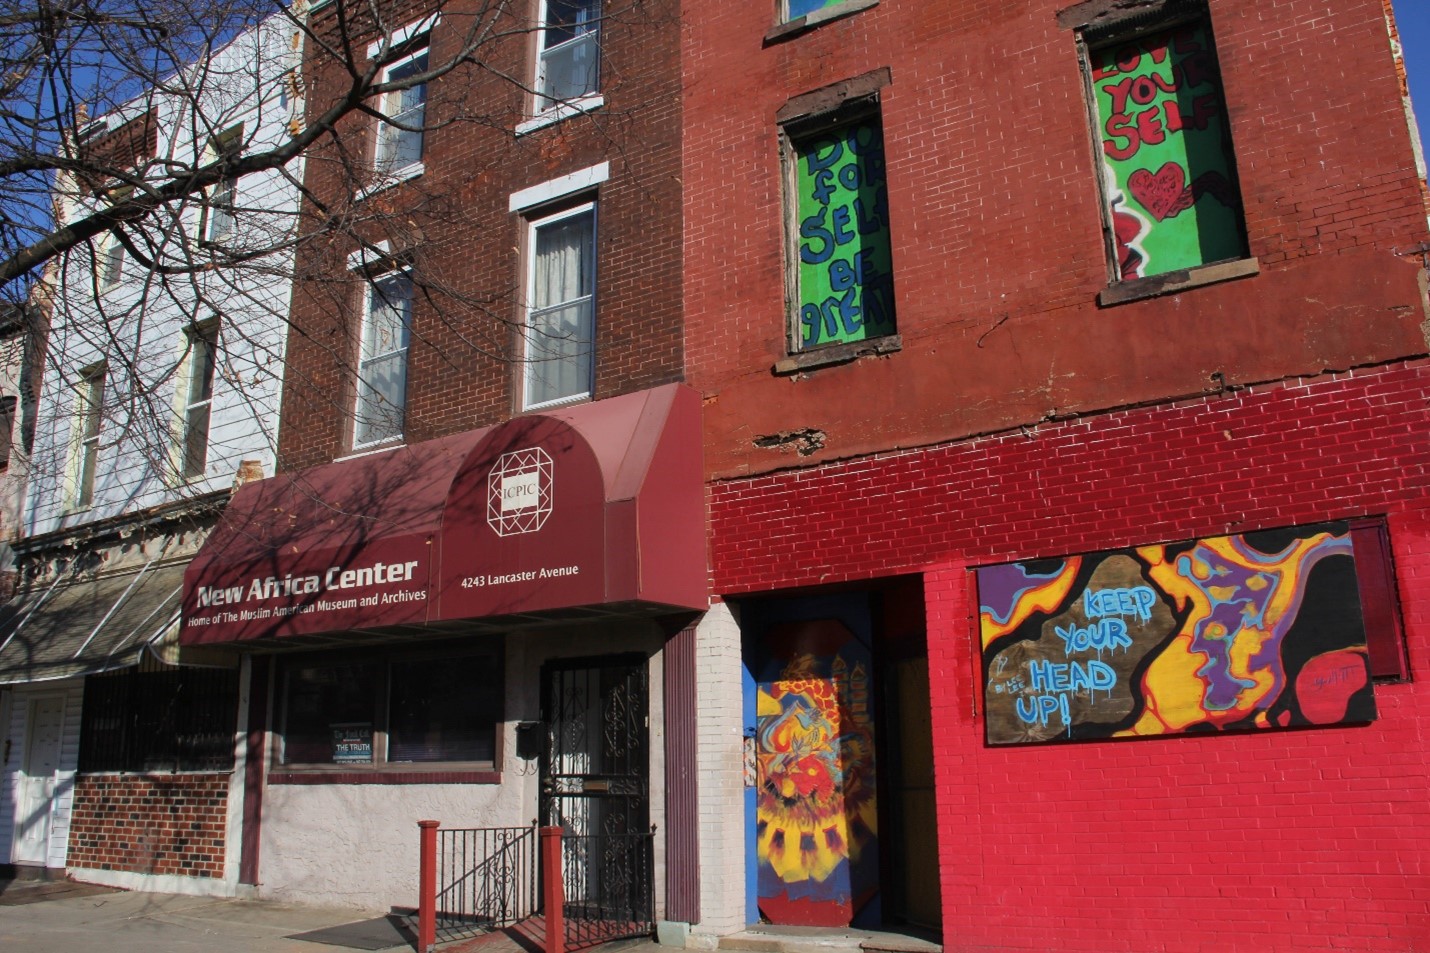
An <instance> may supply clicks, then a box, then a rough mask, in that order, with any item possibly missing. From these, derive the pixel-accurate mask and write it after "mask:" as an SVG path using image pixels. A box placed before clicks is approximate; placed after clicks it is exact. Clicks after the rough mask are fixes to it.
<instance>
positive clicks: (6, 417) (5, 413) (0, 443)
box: [0, 394, 19, 472]
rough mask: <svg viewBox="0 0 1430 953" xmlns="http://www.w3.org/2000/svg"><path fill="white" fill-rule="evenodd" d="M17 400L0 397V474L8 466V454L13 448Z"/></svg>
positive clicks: (9, 395) (10, 397)
mask: <svg viewBox="0 0 1430 953" xmlns="http://www.w3.org/2000/svg"><path fill="white" fill-rule="evenodd" d="M18 411H19V399H18V398H16V397H15V396H14V395H12V394H7V395H6V396H4V397H0V472H3V471H4V470H6V469H8V468H9V466H10V454H11V452H12V451H13V450H14V447H15V423H16V420H15V418H16V417H17V416H18Z"/></svg>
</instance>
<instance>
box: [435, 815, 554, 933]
mask: <svg viewBox="0 0 1430 953" xmlns="http://www.w3.org/2000/svg"><path fill="white" fill-rule="evenodd" d="M436 889H437V904H436V908H437V909H436V921H437V922H436V926H437V939H439V940H444V941H445V940H455V939H459V938H461V937H465V936H474V935H476V934H478V933H486V932H489V931H491V930H497V929H501V928H502V927H507V926H511V925H512V924H514V923H517V922H519V921H521V920H525V919H526V918H527V917H529V916H531V915H532V914H534V913H535V912H536V910H537V892H536V891H537V857H536V827H535V825H532V826H531V827H481V828H466V829H461V828H452V829H448V830H439V831H437V883H436Z"/></svg>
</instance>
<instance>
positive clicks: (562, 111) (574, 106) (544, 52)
mask: <svg viewBox="0 0 1430 953" xmlns="http://www.w3.org/2000/svg"><path fill="white" fill-rule="evenodd" d="M589 2H591V3H592V4H593V5H594V7H595V10H594V13H595V18H594V19H593V20H590V21H588V23H589V26H587V28H586V29H585V30H584V31H583V32H581V33H578V34H577V35H576V36H574V37H572V38H571V39H569V40H563V41H562V42H560V43H558V44H556V45H555V46H552V47H549V48H548V47H547V45H546V39H547V30H548V29H549V28H550V25H551V4H550V2H549V0H540V10H539V14H540V16H539V18H538V23H539V26H538V27H537V31H536V33H537V37H536V81H535V85H534V86H533V87H532V88H533V89H534V90H535V91H536V109H535V117H534V118H533V119H532V120H531V121H530V122H528V123H523V124H522V127H518V129H517V132H518V133H521V132H528V131H530V130H531V129H533V128H539V127H541V126H544V125H547V124H548V123H552V122H557V121H559V120H561V119H565V118H566V117H567V116H573V115H576V114H578V113H583V112H587V111H589V110H592V109H595V108H596V107H598V106H600V105H602V104H603V103H604V101H605V100H604V98H603V97H602V95H601V22H602V20H603V19H604V16H605V11H604V10H603V9H602V0H589ZM587 43H589V44H590V45H592V46H594V47H595V51H594V53H593V54H592V55H593V56H594V58H595V64H594V70H595V75H594V76H593V77H592V78H591V84H590V89H587V90H585V91H584V92H582V93H581V94H579V95H577V96H569V97H558V96H553V95H551V94H550V92H548V82H547V63H548V61H549V60H551V59H554V58H555V56H554V55H553V54H557V53H558V52H561V51H570V50H574V49H576V48H577V47H578V46H579V45H581V44H587Z"/></svg>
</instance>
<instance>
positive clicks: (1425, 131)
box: [1394, 0, 1430, 141]
mask: <svg viewBox="0 0 1430 953" xmlns="http://www.w3.org/2000/svg"><path fill="white" fill-rule="evenodd" d="M1394 3H1395V22H1396V24H1397V25H1398V26H1399V27H1400V42H1401V44H1402V45H1403V46H1404V48H1405V69H1406V72H1408V73H1409V74H1410V99H1411V101H1412V102H1414V104H1415V118H1416V120H1418V121H1419V124H1420V138H1421V140H1422V141H1423V140H1425V139H1427V138H1430V128H1427V126H1430V0H1394Z"/></svg>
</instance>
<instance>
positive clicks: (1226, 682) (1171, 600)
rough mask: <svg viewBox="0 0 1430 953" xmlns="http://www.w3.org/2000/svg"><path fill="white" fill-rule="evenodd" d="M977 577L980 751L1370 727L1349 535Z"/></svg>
mask: <svg viewBox="0 0 1430 953" xmlns="http://www.w3.org/2000/svg"><path fill="white" fill-rule="evenodd" d="M977 577H978V596H979V623H980V630H981V638H982V651H983V672H984V699H985V710H986V714H987V730H988V742H989V743H990V744H1016V743H1021V742H1038V741H1052V740H1067V739H1082V738H1111V737H1119V736H1135V735H1162V734H1175V733H1182V732H1207V731H1221V730H1234V729H1250V730H1254V729H1262V728H1287V727H1293V726H1307V725H1325V724H1334V723H1339V722H1367V721H1372V720H1374V718H1375V717H1376V710H1375V698H1374V695H1373V694H1372V691H1371V683H1370V669H1369V662H1368V659H1367V654H1366V637H1365V625H1364V622H1363V619H1362V614H1361V604H1360V595H1359V591H1358V588H1357V583H1356V573H1355V555H1354V550H1353V549H1352V545H1351V536H1350V532H1349V530H1348V528H1347V526H1346V524H1344V523H1323V524H1318V525H1314V526H1302V527H1295V528H1291V529H1283V530H1268V531H1263V532H1256V533H1246V534H1243V535H1237V536H1219V537H1213V538H1208V539H1200V540H1194V541H1191V542H1185V543H1175V544H1167V545H1156V546H1141V547H1137V548H1135V549H1126V550H1117V551H1112V552H1103V553H1092V554H1087V555H1081V556H1070V557H1068V558H1066V559H1055V560H1039V561H1036V562H1023V563H1011V564H1008V565H1003V566H991V567H986V568H983V569H979V570H978V571H977Z"/></svg>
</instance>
